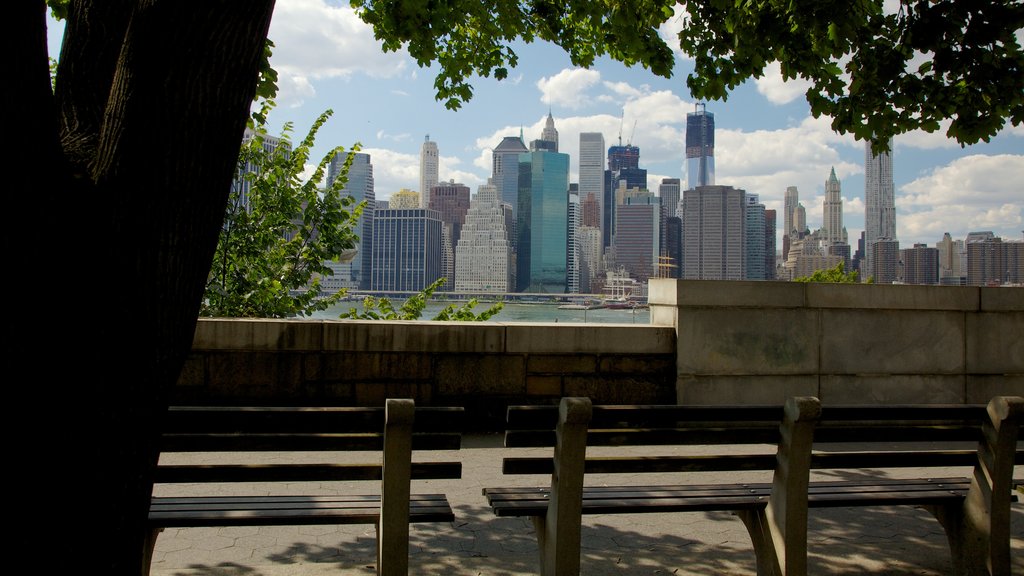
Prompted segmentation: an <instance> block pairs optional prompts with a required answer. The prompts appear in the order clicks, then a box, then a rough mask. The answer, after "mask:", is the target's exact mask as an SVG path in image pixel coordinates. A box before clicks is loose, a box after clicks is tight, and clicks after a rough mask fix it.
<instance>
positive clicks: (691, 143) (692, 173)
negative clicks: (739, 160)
mask: <svg viewBox="0 0 1024 576" xmlns="http://www.w3.org/2000/svg"><path fill="white" fill-rule="evenodd" d="M714 185H715V115H714V114H712V113H710V112H708V111H706V110H705V109H704V104H701V103H698V104H697V105H696V109H695V111H694V112H690V113H689V114H687V115H686V188H687V189H690V190H692V189H694V188H696V187H698V186H714Z"/></svg>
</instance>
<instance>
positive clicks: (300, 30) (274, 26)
mask: <svg viewBox="0 0 1024 576" xmlns="http://www.w3.org/2000/svg"><path fill="white" fill-rule="evenodd" d="M269 37H270V39H271V40H272V41H273V42H274V49H273V54H272V56H271V59H270V63H271V65H272V66H273V67H274V69H275V70H277V72H278V77H279V83H278V84H279V86H280V87H281V93H280V94H279V96H278V102H280V103H282V104H284V105H286V106H290V105H295V103H296V102H298V103H301V101H302V100H303V99H305V98H309V97H311V96H312V95H313V91H312V81H313V80H317V79H322V78H336V77H340V78H348V77H350V76H352V75H353V74H356V73H360V74H366V75H367V76H370V77H375V78H383V77H391V76H395V75H397V74H399V73H401V72H402V71H403V70H404V69H405V68H406V67H407V66H408V62H409V60H408V57H406V56H404V55H401V54H397V53H390V54H385V53H384V52H383V51H382V50H381V47H380V42H379V41H378V40H376V39H374V37H373V32H372V30H371V29H370V27H369V26H368V25H367V24H365V23H364V22H363V21H362V20H360V19H359V17H358V16H356V14H355V12H354V11H353V10H352V9H351V8H350V7H348V6H332V5H329V4H328V3H327V2H326V1H325V0H280V1H279V2H278V3H277V5H276V7H275V8H274V16H273V19H272V20H271V24H270V33H269ZM293 87H301V88H302V89H300V90H291V88H293Z"/></svg>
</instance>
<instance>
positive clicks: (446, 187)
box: [429, 180, 469, 290]
mask: <svg viewBox="0 0 1024 576" xmlns="http://www.w3.org/2000/svg"><path fill="white" fill-rule="evenodd" d="M429 208H430V209H431V210H437V212H438V213H439V214H440V215H441V222H442V223H443V224H444V229H445V230H446V232H444V233H443V235H442V236H443V237H442V246H441V254H442V257H443V258H444V270H445V271H444V274H445V278H447V279H448V282H447V284H446V287H445V289H449V290H450V289H451V288H452V286H454V285H455V276H454V274H455V246H457V245H458V243H459V236H460V234H461V233H462V225H463V223H465V221H466V212H467V211H468V210H469V186H466V185H465V184H461V183H458V182H455V181H454V180H449V181H448V182H441V183H438V184H436V185H434V186H433V187H432V188H431V189H430V203H429Z"/></svg>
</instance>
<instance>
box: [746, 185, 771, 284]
mask: <svg viewBox="0 0 1024 576" xmlns="http://www.w3.org/2000/svg"><path fill="white" fill-rule="evenodd" d="M764 212H765V210H764V204H761V202H760V200H759V198H758V196H757V194H748V195H747V206H746V221H747V230H746V234H747V248H746V260H747V265H746V272H745V273H744V278H746V279H747V280H767V279H768V276H767V271H766V270H765V267H764V249H765V243H764V230H765V215H764Z"/></svg>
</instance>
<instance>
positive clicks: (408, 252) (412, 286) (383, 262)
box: [370, 208, 442, 292]
mask: <svg viewBox="0 0 1024 576" xmlns="http://www.w3.org/2000/svg"><path fill="white" fill-rule="evenodd" d="M373 231H374V233H373V248H372V253H373V256H372V258H373V266H372V270H371V272H370V290H373V291H397V292H418V291H420V290H423V289H424V288H426V287H427V286H430V285H431V284H433V283H434V282H435V281H437V279H438V278H440V277H441V275H442V270H441V215H440V214H438V213H437V212H436V211H435V210H427V209H423V208H408V209H406V208H400V209H395V208H390V209H387V210H377V211H375V212H374V219H373Z"/></svg>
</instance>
